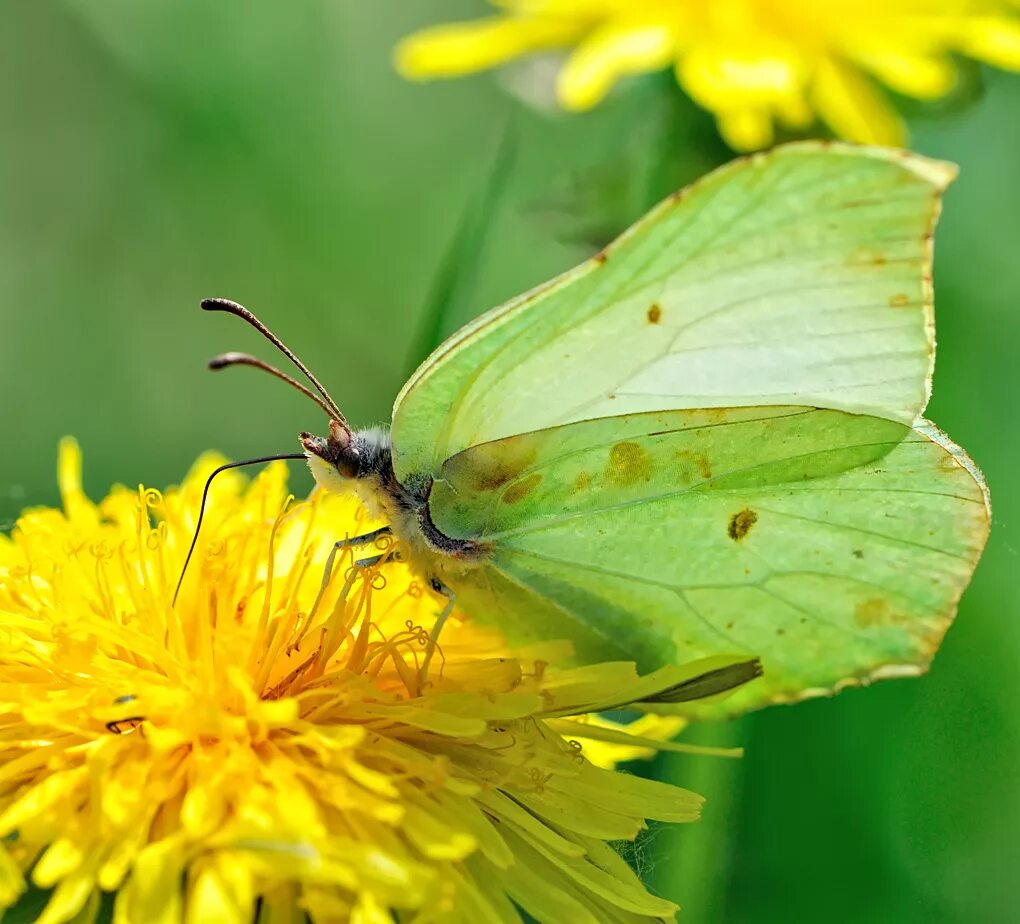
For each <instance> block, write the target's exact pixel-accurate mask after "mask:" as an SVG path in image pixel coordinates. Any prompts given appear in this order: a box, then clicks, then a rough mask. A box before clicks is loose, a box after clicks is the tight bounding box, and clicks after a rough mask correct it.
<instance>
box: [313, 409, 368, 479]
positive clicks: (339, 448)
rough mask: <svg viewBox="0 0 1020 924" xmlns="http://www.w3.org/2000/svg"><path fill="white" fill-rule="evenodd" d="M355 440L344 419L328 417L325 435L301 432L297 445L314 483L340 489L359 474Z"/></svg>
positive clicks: (360, 466) (357, 451)
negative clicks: (327, 434) (299, 442)
mask: <svg viewBox="0 0 1020 924" xmlns="http://www.w3.org/2000/svg"><path fill="white" fill-rule="evenodd" d="M358 443H359V440H358V439H357V438H356V437H355V435H354V434H353V433H352V432H351V430H350V427H348V426H347V424H346V423H345V422H341V421H339V420H331V421H330V422H329V436H327V437H322V436H315V435H313V434H311V433H302V434H301V448H302V449H304V451H305V455H306V456H307V457H308V467H309V468H310V469H311V471H312V475H313V476H314V478H315V480H316V482H317V483H318V484H320V485H321V486H322V487H324V488H325V489H326V490H327V491H334V492H338V491H342V490H343V488H344V486H345V483H346V482H347V481H349V480H350V479H352V478H358V477H359V476H360V475H361V473H362V468H363V462H364V460H363V459H362V453H361V452H359V447H358Z"/></svg>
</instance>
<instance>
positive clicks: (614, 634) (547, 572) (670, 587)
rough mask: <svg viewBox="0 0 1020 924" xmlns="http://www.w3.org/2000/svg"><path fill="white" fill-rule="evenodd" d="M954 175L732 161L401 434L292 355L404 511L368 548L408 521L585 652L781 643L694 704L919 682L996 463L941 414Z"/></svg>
mask: <svg viewBox="0 0 1020 924" xmlns="http://www.w3.org/2000/svg"><path fill="white" fill-rule="evenodd" d="M954 175H955V168H954V167H952V166H951V165H949V164H945V163H940V162H937V161H933V160H928V159H925V158H922V157H918V156H915V155H912V154H908V153H905V152H902V151H887V150H879V149H866V148H855V147H850V146H843V145H836V144H820V143H807V144H797V145H789V146H786V147H782V148H777V149H775V150H774V151H772V152H770V153H767V154H756V155H754V156H752V157H750V158H746V159H742V160H738V161H735V162H733V163H731V164H729V165H728V166H726V167H723V168H722V169H720V170H717V171H716V172H714V173H712V174H711V175H709V176H707V177H706V178H704V179H703V180H701V181H700V182H698V183H696V184H695V185H693V186H691V187H689V188H687V189H685V190H683V191H681V192H679V193H677V194H676V195H674V196H673V197H671V198H670V199H669V200H667V201H666V202H664V203H662V204H661V205H659V206H658V207H657V208H655V209H654V210H653V211H652V212H651V213H650V214H649V215H648V216H646V217H645V218H644V219H642V220H641V221H640V222H638V224H636V225H635V226H634V227H633V228H631V229H630V230H629V231H627V232H626V233H625V234H624V235H623V236H622V237H621V238H620V239H619V240H617V241H616V242H615V243H614V244H612V245H611V246H610V247H608V248H606V249H605V250H604V251H602V252H601V253H599V254H598V255H596V256H595V257H594V258H593V259H591V260H589V261H588V262H586V263H584V264H582V265H581V266H579V267H577V268H576V269H574V270H572V271H570V272H568V273H566V274H564V275H563V276H561V277H559V278H558V279H555V280H553V281H552V282H550V283H547V284H546V285H544V286H540V287H539V288H537V289H535V290H534V291H532V292H529V293H527V294H525V295H523V296H520V297H519V298H516V299H514V300H512V301H510V302H508V303H507V304H505V305H502V306H500V307H498V308H495V309H493V310H492V311H489V312H488V313H487V314H484V315H482V316H481V317H479V318H478V319H477V320H475V321H473V322H472V323H470V324H468V325H467V326H466V327H464V328H463V329H462V330H460V331H459V332H458V333H456V334H454V335H453V336H452V337H451V338H450V339H449V340H447V341H446V342H445V343H443V344H442V345H441V346H440V347H439V348H438V349H437V350H436V351H435V352H434V353H433V354H432V355H431V356H430V357H429V358H428V359H427V360H426V361H425V362H424V363H423V364H422V365H421V366H420V367H419V369H418V370H417V371H416V372H415V373H414V375H412V376H411V379H410V381H409V382H408V383H407V384H406V385H405V386H404V388H403V390H402V391H401V392H400V394H399V395H398V396H397V400H396V403H395V405H394V408H393V424H392V429H391V431H390V433H389V434H388V435H387V434H386V433H384V432H381V431H378V430H368V431H353V430H352V429H351V428H350V426H349V425H348V424H347V421H346V420H345V419H344V416H343V414H341V412H340V410H339V408H338V407H337V406H336V404H335V402H333V400H332V399H331V398H330V397H329V395H328V394H327V393H326V392H325V390H324V389H323V388H322V387H321V385H320V384H319V383H318V381H317V380H316V379H315V378H314V377H313V376H311V374H310V373H309V372H308V370H307V369H306V368H305V367H304V366H303V365H302V364H300V362H298V366H299V368H301V370H302V371H303V372H305V374H306V375H308V376H309V378H310V380H311V381H312V384H313V385H314V386H315V387H316V389H317V390H318V391H319V393H320V394H321V395H322V400H321V401H319V399H318V398H315V400H317V401H319V403H320V405H321V406H322V407H324V408H325V410H326V411H327V413H329V415H330V418H331V421H330V428H329V436H328V437H327V438H322V437H315V436H311V435H309V434H302V445H303V448H304V451H305V454H306V455H307V457H308V460H309V462H310V465H311V469H312V472H313V474H314V476H315V478H316V480H317V481H318V482H319V484H320V485H323V486H324V487H326V488H327V489H329V490H332V491H347V490H354V491H356V492H357V494H358V495H359V496H360V497H361V498H362V499H363V501H364V502H365V503H366V504H367V505H368V507H369V508H370V509H371V510H373V511H375V512H376V513H377V514H378V515H379V516H380V517H382V518H383V519H384V520H385V522H386V523H388V526H384V527H383V528H382V529H381V530H378V531H375V532H373V533H371V534H369V535H368V536H366V537H355V538H354V539H351V540H349V543H348V544H356V543H358V542H363V543H367V542H371V541H372V540H374V539H376V538H377V537H378V536H379V535H380V534H381V533H382V532H388V531H392V533H393V534H395V536H396V537H397V538H398V539H400V540H402V546H403V547H405V548H406V549H407V550H408V552H407V554H409V556H410V559H411V562H412V564H413V566H415V568H416V569H417V570H418V571H419V572H420V573H421V575H422V576H424V577H425V578H427V579H428V580H430V581H431V582H432V584H433V587H435V588H436V589H438V590H442V591H443V592H446V593H447V594H448V595H449V596H450V598H451V600H452V599H454V598H455V599H456V601H457V604H458V606H459V607H460V608H461V609H462V610H463V611H464V612H465V613H467V614H468V615H469V616H470V617H471V618H474V619H478V620H486V621H494V622H496V623H498V625H499V628H500V629H501V630H502V632H503V633H504V634H506V635H507V636H508V637H509V638H510V639H512V640H514V641H518V642H528V641H534V640H541V639H551V638H554V639H555V638H566V639H570V640H571V641H572V642H573V644H574V646H575V648H576V656H577V658H578V659H579V660H581V661H590V660H594V659H600V660H604V659H626V660H636V661H637V662H638V663H639V665H640V666H641V667H642V668H645V669H650V668H656V667H658V666H660V665H662V664H672V663H678V664H679V663H686V662H689V661H692V660H694V659H698V658H703V657H709V656H714V655H722V654H725V655H733V656H737V657H735V658H734V660H736V661H742V662H745V663H746V662H747V660H748V658H750V657H751V656H760V658H761V660H762V662H763V665H764V670H765V676H764V677H763V678H762V679H760V680H758V681H756V682H755V683H752V684H749V685H747V686H745V687H743V688H742V689H741V690H739V691H738V692H737V693H735V694H734V695H733V696H732V698H730V699H729V700H728V701H727V702H726V703H725V704H724V705H722V706H719V705H715V704H710V705H697V706H693V705H691V704H687V706H686V708H687V709H688V711H689V712H690V713H691V714H693V715H713V714H718V713H719V711H720V710H725V711H726V712H728V713H733V712H736V711H740V710H743V709H749V708H755V707H760V706H763V705H767V704H769V703H775V702H787V701H792V700H796V699H800V698H803V697H806V696H811V695H817V694H822V693H828V692H832V691H836V690H838V689H840V688H842V687H844V686H847V685H852V684H859V683H865V682H867V681H869V680H872V679H877V678H881V677H897V676H906V675H912V674H917V673H920V672H921V671H923V670H924V669H925V668H926V667H927V664H928V662H929V661H930V659H931V657H932V655H933V654H934V652H935V650H936V649H937V648H938V645H939V643H940V641H941V639H942V637H943V635H944V633H945V631H946V629H947V627H948V625H949V623H950V621H951V620H952V618H953V615H954V613H955V610H956V606H957V602H958V600H959V598H960V595H961V593H962V592H963V589H964V587H965V586H966V585H967V583H968V581H969V580H970V577H971V574H972V572H973V570H974V567H975V565H976V563H977V560H978V557H979V556H980V554H981V550H982V548H983V546H984V543H985V539H986V537H987V534H988V526H989V507H988V494H987V491H986V489H985V486H984V483H983V481H982V478H981V474H980V472H979V471H978V469H977V468H976V466H975V465H974V464H973V462H971V460H970V459H969V458H968V457H967V455H966V454H965V453H964V452H963V450H962V449H960V448H959V447H958V446H956V445H955V444H954V443H952V442H951V441H950V440H949V438H948V437H946V436H945V435H944V434H943V433H941V432H940V431H939V430H937V429H936V428H935V427H934V426H933V425H932V424H930V423H928V422H927V421H925V420H923V419H922V418H921V417H920V414H921V412H922V411H923V409H924V407H925V404H926V403H927V400H928V396H929V392H930V382H931V374H932V365H933V359H934V320H933V314H932V283H931V256H932V232H933V228H934V225H935V221H936V218H937V215H938V212H939V208H940V203H939V198H940V194H941V192H942V191H943V189H944V188H945V187H946V185H947V184H948V183H949V182H950V181H951V180H952V179H953V177H954ZM203 305H204V307H206V308H207V309H211V310H227V311H231V312H232V313H234V314H239V315H241V316H243V317H245V318H246V319H247V320H249V321H250V322H251V323H253V324H255V325H256V326H257V327H259V329H260V330H262V331H263V333H265V334H266V335H267V336H269V337H270V338H271V339H272V340H273V341H274V342H275V343H276V344H277V345H278V346H280V347H281V348H282V349H284V350H285V352H287V354H288V355H289V356H290V357H291V358H292V359H294V360H295V362H297V360H296V358H295V357H294V356H293V354H291V353H290V351H289V350H286V348H285V347H283V345H282V344H281V343H280V342H279V340H278V339H277V338H275V337H274V336H273V335H271V334H270V333H269V332H268V330H267V329H266V328H265V327H264V326H263V325H261V324H260V322H258V321H257V320H255V319H254V316H253V315H251V314H250V312H247V311H246V309H243V308H241V307H240V306H238V305H236V304H234V303H232V302H228V301H226V300H222V299H211V300H207V301H206V302H205V303H203ZM238 362H246V363H249V364H257V365H261V366H262V367H263V368H266V366H265V364H262V363H260V362H259V361H256V360H253V359H252V358H251V357H242V356H239V355H238V354H228V355H226V356H224V357H222V358H220V360H218V361H217V363H218V365H219V366H224V365H232V364H236V363H238ZM274 371H275V370H274ZM291 381H293V380H291ZM299 387H301V388H302V389H303V386H299ZM303 390H305V391H306V393H308V394H310V392H308V391H307V390H306V389H303ZM313 397H314V396H313ZM448 610H449V608H448V609H447V611H448ZM725 662H726V659H723V661H722V662H719V663H725ZM739 679H747V678H746V676H744V677H742V678H739ZM735 683H736V679H735V680H734V684H735ZM734 684H723V685H724V686H725V685H734Z"/></svg>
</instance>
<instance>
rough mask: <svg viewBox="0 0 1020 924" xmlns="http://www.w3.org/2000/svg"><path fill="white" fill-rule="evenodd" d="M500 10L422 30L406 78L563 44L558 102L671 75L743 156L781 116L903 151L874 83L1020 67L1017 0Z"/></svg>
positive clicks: (897, 85) (946, 86) (913, 90)
mask: <svg viewBox="0 0 1020 924" xmlns="http://www.w3.org/2000/svg"><path fill="white" fill-rule="evenodd" d="M493 2H494V5H496V6H498V7H500V8H501V9H502V10H503V12H501V13H500V14H498V15H496V16H493V17H490V18H488V19H483V20H480V21H476V22H468V23H457V24H450V25H441V26H436V27H433V28H430V29H426V30H425V31H423V32H420V33H418V34H416V35H413V36H411V37H409V38H407V39H405V40H404V41H403V42H402V43H401V44H400V45H399V46H398V48H397V52H396V61H397V66H398V69H399V70H400V71H401V72H402V73H403V74H404V75H405V76H407V77H410V78H414V79H427V78H433V77H455V76H460V75H462V74H466V73H469V72H472V71H477V70H481V69H483V68H487V67H492V66H494V65H498V64H502V63H504V62H506V61H509V60H511V59H513V58H517V57H519V56H521V55H524V54H527V53H529V52H534V51H543V50H552V49H572V50H571V52H570V54H569V56H568V58H567V60H566V63H565V64H564V66H563V68H562V69H561V71H560V73H559V78H558V83H557V95H558V97H559V100H560V102H561V103H562V105H563V106H564V107H565V108H567V109H573V110H584V109H589V108H591V107H592V106H595V105H596V104H597V103H599V102H600V101H601V100H602V99H604V98H605V96H606V94H607V93H608V92H609V91H610V90H611V89H612V87H613V86H614V85H615V84H616V82H617V81H618V80H620V79H621V78H622V77H625V76H628V75H631V74H640V73H645V72H648V71H657V70H662V69H664V68H667V67H672V68H673V69H674V71H675V73H676V78H677V80H678V82H679V83H680V84H681V86H683V87H684V89H685V90H686V91H687V93H688V94H689V95H690V96H691V97H692V98H693V99H694V100H695V101H696V102H697V103H698V104H699V105H701V106H703V107H704V108H705V109H708V110H709V111H710V112H712V113H714V114H715V116H716V119H717V120H718V123H719V129H720V131H721V133H722V135H723V137H724V138H725V139H726V141H727V142H728V143H729V144H730V145H731V146H732V147H734V148H737V149H740V150H753V149H755V148H761V147H765V146H767V145H769V144H770V143H771V141H772V137H773V126H774V124H775V123H776V122H779V123H780V124H782V125H784V126H786V127H787V128H791V129H795V130H803V129H805V128H807V127H808V126H809V125H810V124H811V122H812V120H813V119H814V118H815V117H818V118H820V119H821V120H822V121H824V122H825V123H827V124H828V126H829V128H830V129H831V130H832V131H833V132H834V133H835V134H836V135H839V136H841V137H843V138H847V139H849V140H851V141H859V142H863V143H870V144H887V145H901V144H903V142H904V141H905V131H904V127H903V122H902V119H901V118H900V116H899V114H898V113H897V112H896V110H895V109H894V108H893V106H892V105H891V104H890V102H889V100H888V99H887V97H886V96H885V94H884V93H883V92H882V91H881V89H880V88H879V87H878V85H877V84H884V85H885V86H887V87H889V88H891V89H892V90H894V91H896V92H897V93H901V94H903V95H906V96H912V97H915V98H917V99H934V98H937V97H941V96H945V95H946V94H947V93H948V92H949V91H950V90H951V89H952V88H953V86H954V84H955V82H956V79H957V69H956V65H955V63H954V60H953V56H954V55H963V56H967V57H970V58H974V59H976V60H978V61H983V62H986V63H988V64H992V65H994V66H996V67H1000V68H1004V69H1007V70H1013V71H1016V70H1020V10H1018V4H1017V2H1016V0H712V2H710V3H705V2H702V0H499V2H496V0H493Z"/></svg>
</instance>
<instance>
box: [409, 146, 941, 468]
mask: <svg viewBox="0 0 1020 924" xmlns="http://www.w3.org/2000/svg"><path fill="white" fill-rule="evenodd" d="M952 176H953V168H951V167H950V166H949V165H946V164H941V163H937V162H934V161H929V160H926V159H923V158H919V157H915V156H912V155H907V154H903V153H902V152H889V151H880V150H872V149H861V148H852V147H847V146H839V145H832V146H823V145H821V144H817V143H815V144H805V145H793V146H788V147H785V148H780V149H777V150H775V151H773V152H771V153H768V154H764V155H756V156H754V157H752V158H748V159H745V160H742V161H737V162H735V163H733V164H731V165H729V166H727V167H724V168H722V169H721V170H719V171H716V172H715V173H713V174H711V175H710V176H708V177H706V178H705V179H704V180H703V181H701V182H700V183H698V184H696V185H695V186H693V187H691V188H689V189H688V190H685V191H684V192H683V193H682V194H678V195H677V196H675V197H673V198H672V199H671V200H669V201H667V202H665V203H663V204H662V205H661V206H659V207H658V208H657V209H655V210H654V211H653V212H652V213H651V214H650V215H648V216H647V217H646V218H644V219H643V220H642V221H641V222H639V223H638V224H637V225H636V226H635V227H634V228H632V229H631V230H630V231H629V232H627V233H626V234H625V235H624V236H623V237H622V238H621V239H620V240H619V241H617V242H616V243H615V244H613V245H612V246H611V247H609V248H608V249H607V250H606V251H604V252H603V253H602V254H600V255H599V256H597V257H596V258H594V259H592V260H590V261H588V262H587V263H585V264H583V265H582V266H580V267H578V268H577V269H575V270H573V271H571V272H569V273H567V274H566V275H564V276H563V277H561V278H560V279H558V280H554V281H553V282H552V283H550V284H548V285H547V286H544V287H542V288H541V289H539V290H536V291H535V292H533V293H530V294H528V295H526V296H523V297H521V298H519V299H517V300H515V301H513V302H511V303H509V304H507V305H505V306H503V307H501V308H497V309H494V310H493V311H492V312H489V313H488V314H487V315H483V316H482V317H481V318H479V319H478V320H477V321H475V322H474V323H472V324H470V325H468V326H467V327H466V328H465V329H464V330H463V331H461V332H460V333H459V334H457V335H455V336H454V337H452V338H451V339H450V340H449V341H447V342H446V343H445V344H443V346H441V347H440V348H439V349H438V350H437V351H436V352H435V353H434V354H433V355H432V356H431V357H430V358H429V359H428V360H427V361H426V362H425V363H424V364H423V365H422V367H421V368H420V369H419V370H418V372H417V373H415V375H414V376H412V378H411V380H410V381H409V382H408V384H407V385H406V386H405V388H404V390H403V391H402V392H401V394H400V396H399V397H398V399H397V403H396V405H395V408H394V418H393V432H392V438H393V448H394V465H395V468H396V472H397V475H398V477H399V478H401V480H407V479H408V478H409V477H410V476H412V475H414V474H418V475H435V474H436V473H437V472H438V469H439V467H440V465H441V464H442V463H443V461H444V460H446V459H447V458H449V457H450V456H453V455H455V454H456V453H457V452H460V451H461V450H463V449H465V448H467V447H469V446H474V445H478V444H481V443H485V442H488V441H491V440H495V439H501V438H504V437H507V436H511V435H513V434H516V433H521V432H525V431H530V430H535V429H541V428H547V427H554V426H558V425H562V424H565V423H570V422H574V421H579V420H586V419H593V418H599V417H607V416H618V415H620V414H624V413H631V412H646V411H654V410H671V409H676V408H695V407H727V406H730V407H733V406H745V405H752V406H753V405H761V404H771V405H782V404H799V405H812V406H819V407H832V408H837V409H842V410H848V411H852V412H858V413H868V414H872V415H875V416H880V417H888V418H891V419H894V420H899V421H902V422H904V423H911V422H913V421H914V420H915V419H916V417H917V416H918V415H919V414H920V412H921V410H923V408H924V405H925V403H926V401H927V396H928V382H929V377H930V373H931V365H932V355H933V349H932V348H933V334H932V330H933V323H932V312H931V291H930V289H931V287H930V278H931V276H930V266H931V233H932V229H933V226H934V222H935V219H936V216H937V214H938V208H939V196H940V193H941V191H942V189H943V188H944V187H945V185H946V184H947V183H948V182H949V180H950V179H951V178H952Z"/></svg>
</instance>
